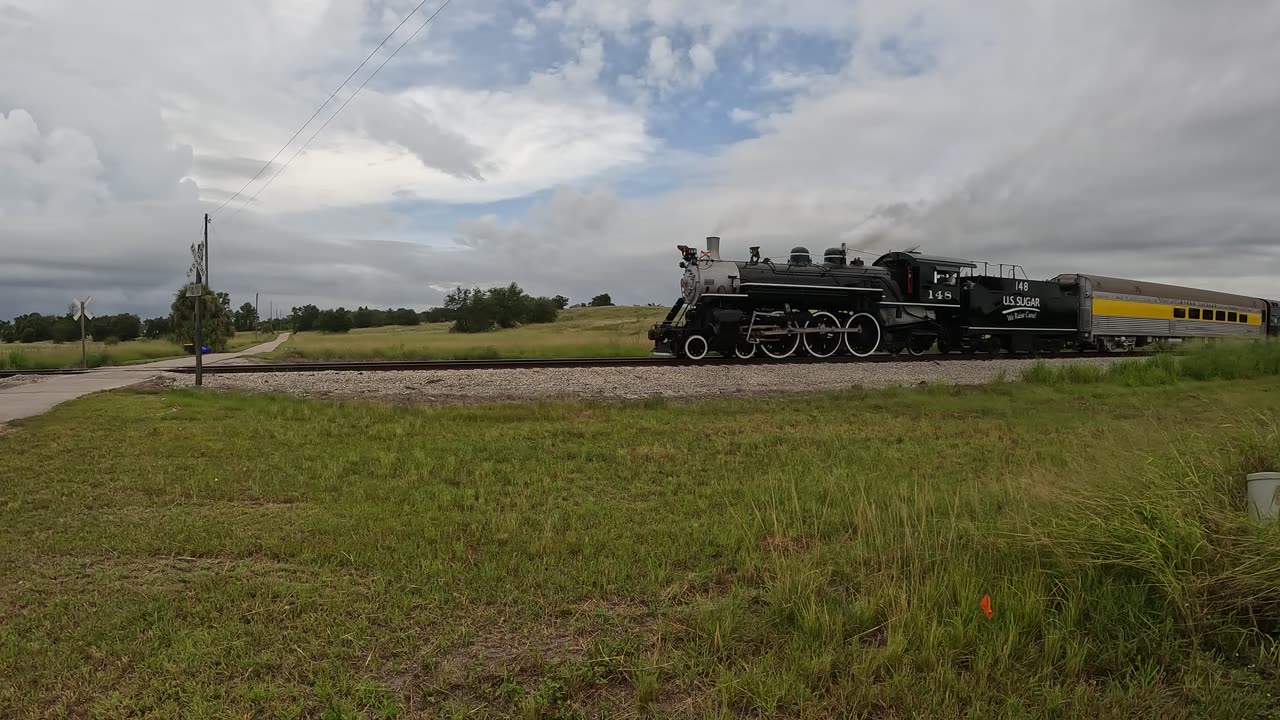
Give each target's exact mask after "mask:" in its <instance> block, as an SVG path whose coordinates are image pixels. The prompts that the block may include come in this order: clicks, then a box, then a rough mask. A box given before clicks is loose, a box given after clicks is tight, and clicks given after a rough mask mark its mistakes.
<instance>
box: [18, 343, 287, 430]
mask: <svg viewBox="0 0 1280 720" xmlns="http://www.w3.org/2000/svg"><path fill="white" fill-rule="evenodd" d="M288 339H289V333H280V336H279V337H277V338H276V339H275V340H272V341H271V342H267V343H263V344H261V345H255V346H253V347H251V348H248V349H246V350H241V351H239V352H227V353H213V354H210V355H205V356H204V364H205V365H212V364H214V363H219V362H225V361H227V360H233V359H235V358H238V357H240V356H242V355H256V354H258V353H266V352H271V351H272V350H275V349H276V348H277V347H279V346H280V343H282V342H284V341H285V340H288ZM195 364H196V358H195V356H194V355H193V356H191V357H180V358H172V359H169V360H158V361H156V362H151V363H144V364H141V365H123V366H120V367H108V368H99V369H97V370H92V371H90V372H86V373H81V374H78V375H52V376H49V377H41V378H39V379H38V380H32V381H30V382H23V383H21V384H17V385H13V386H11V387H0V423H5V422H8V421H10V420H18V419H21V418H26V417H32V416H34V415H39V414H41V413H45V412H48V411H49V410H51V409H53V407H54V406H56V405H58V404H60V403H64V402H66V401H68V400H75V399H76V398H78V397H81V396H83V395H88V394H89V393H95V392H99V391H102V390H112V389H114V388H119V387H125V386H127V385H134V384H137V383H140V382H145V381H147V380H150V379H152V378H154V377H156V376H158V375H160V374H161V373H162V372H164V370H165V369H167V368H173V367H184V366H191V365H195Z"/></svg>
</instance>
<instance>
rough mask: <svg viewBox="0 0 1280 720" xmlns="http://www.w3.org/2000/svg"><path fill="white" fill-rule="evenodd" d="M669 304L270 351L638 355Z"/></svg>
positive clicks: (366, 333) (468, 356) (306, 341)
mask: <svg viewBox="0 0 1280 720" xmlns="http://www.w3.org/2000/svg"><path fill="white" fill-rule="evenodd" d="M666 313H667V309H666V308H653V307H604V308H573V309H569V310H565V311H563V312H561V313H560V319H559V320H557V321H556V322H554V323H548V324H545V325H526V326H524V327H518V328H512V329H508V330H496V331H494V332H489V333H478V334H466V333H451V332H449V327H450V323H432V324H428V325H420V326H417V327H398V326H392V327H381V328H363V329H357V330H352V331H351V332H349V333H342V334H330V333H321V332H304V333H297V334H295V335H293V336H292V337H290V339H289V341H288V342H286V343H284V344H283V345H281V346H280V347H279V348H278V349H277V350H276V351H275V352H274V353H271V354H270V355H268V357H271V358H273V359H291V360H480V359H489V358H544V357H548V358H549V357H554V358H565V357H635V356H643V355H647V354H648V353H649V352H650V351H651V350H652V349H653V342H652V341H651V340H649V339H647V338H646V337H645V333H646V332H647V331H648V330H649V328H650V326H652V325H653V323H655V322H658V321H659V320H661V319H662V318H663V317H665V316H666Z"/></svg>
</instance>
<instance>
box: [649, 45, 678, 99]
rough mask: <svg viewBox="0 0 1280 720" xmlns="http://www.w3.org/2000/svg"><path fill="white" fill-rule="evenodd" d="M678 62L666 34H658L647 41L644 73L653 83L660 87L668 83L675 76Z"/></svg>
mask: <svg viewBox="0 0 1280 720" xmlns="http://www.w3.org/2000/svg"><path fill="white" fill-rule="evenodd" d="M678 62H679V61H678V60H677V59H676V54H675V52H674V51H673V50H672V49H671V39H670V38H668V37H667V36H666V35H659V36H657V37H655V38H654V39H653V41H652V42H650V43H649V67H648V70H647V71H646V75H647V76H648V77H649V79H650V80H651V81H652V82H653V83H654V84H655V85H658V86H660V87H661V86H665V85H668V84H670V83H671V81H672V80H673V79H674V77H675V74H676V67H677V63H678Z"/></svg>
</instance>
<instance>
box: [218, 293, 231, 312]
mask: <svg viewBox="0 0 1280 720" xmlns="http://www.w3.org/2000/svg"><path fill="white" fill-rule="evenodd" d="M217 296H218V302H219V303H220V304H221V305H222V307H224V308H226V309H227V310H228V311H230V310H231V295H229V294H227V293H224V292H220V293H217Z"/></svg>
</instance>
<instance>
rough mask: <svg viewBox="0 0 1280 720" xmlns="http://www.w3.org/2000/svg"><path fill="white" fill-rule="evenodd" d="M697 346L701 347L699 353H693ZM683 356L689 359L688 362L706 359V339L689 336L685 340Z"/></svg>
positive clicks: (698, 336)
mask: <svg viewBox="0 0 1280 720" xmlns="http://www.w3.org/2000/svg"><path fill="white" fill-rule="evenodd" d="M699 344H701V345H702V349H701V351H699V352H694V350H695V349H696V348H697V346H698V345H699ZM684 356H685V357H687V358H689V359H690V360H701V359H702V358H704V357H706V356H707V339H706V338H704V337H702V336H701V335H690V336H689V337H687V338H685V341H684Z"/></svg>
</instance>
